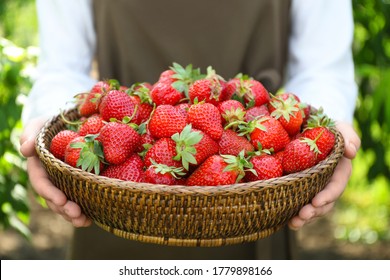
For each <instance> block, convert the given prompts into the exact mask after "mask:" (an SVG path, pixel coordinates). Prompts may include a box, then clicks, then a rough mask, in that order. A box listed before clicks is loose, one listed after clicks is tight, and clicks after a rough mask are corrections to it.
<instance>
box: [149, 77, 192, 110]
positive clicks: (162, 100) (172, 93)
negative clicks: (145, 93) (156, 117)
mask: <svg viewBox="0 0 390 280" xmlns="http://www.w3.org/2000/svg"><path fill="white" fill-rule="evenodd" d="M150 96H151V97H152V100H153V102H154V103H156V104H157V106H158V105H176V104H177V103H179V101H180V100H181V99H183V98H184V97H185V96H184V94H183V93H182V92H180V91H178V90H177V89H175V88H174V87H173V86H172V84H171V83H169V82H167V81H166V80H164V81H163V82H157V83H156V84H155V85H154V86H153V88H152V90H151V92H150Z"/></svg>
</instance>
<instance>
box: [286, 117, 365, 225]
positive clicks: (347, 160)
mask: <svg viewBox="0 0 390 280" xmlns="http://www.w3.org/2000/svg"><path fill="white" fill-rule="evenodd" d="M336 127H337V129H338V130H339V131H340V132H341V134H342V135H343V137H344V141H345V152H344V156H343V157H342V158H341V160H340V162H339V163H338V165H337V167H336V169H335V172H334V174H333V176H332V177H331V179H330V181H329V183H328V185H326V186H325V188H324V189H323V190H322V191H321V192H319V193H318V194H317V195H316V196H315V197H314V198H313V199H312V201H311V203H310V204H307V205H305V206H304V207H303V208H302V209H301V210H300V211H299V213H298V215H297V216H295V217H293V218H292V219H291V220H290V221H289V227H290V228H291V229H293V230H298V229H300V228H301V227H302V226H303V225H305V224H306V223H310V222H312V221H313V220H314V219H316V218H318V217H321V216H324V215H325V214H327V213H328V212H329V211H330V210H332V208H333V206H334V204H335V202H336V200H337V199H338V198H339V197H340V196H341V194H342V193H343V192H344V189H345V187H346V186H347V183H348V180H349V177H350V176H351V172H352V162H351V161H352V159H354V158H355V156H356V153H357V151H358V149H359V148H360V138H359V136H358V135H357V134H356V132H355V130H354V129H353V127H352V125H350V124H348V123H344V122H339V123H337V125H336Z"/></svg>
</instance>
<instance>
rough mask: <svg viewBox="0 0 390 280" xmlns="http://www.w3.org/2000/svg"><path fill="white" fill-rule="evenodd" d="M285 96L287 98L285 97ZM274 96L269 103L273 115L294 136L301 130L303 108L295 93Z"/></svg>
mask: <svg viewBox="0 0 390 280" xmlns="http://www.w3.org/2000/svg"><path fill="white" fill-rule="evenodd" d="M283 96H284V98H285V99H283ZM283 96H282V97H273V98H272V99H271V101H270V103H269V110H270V112H271V116H272V117H274V118H275V119H277V120H279V121H280V123H281V124H282V126H283V127H284V129H285V130H286V131H287V133H288V134H289V135H290V136H294V135H296V134H298V133H299V131H300V130H301V126H302V122H303V117H302V110H301V109H300V107H299V103H298V101H297V100H296V99H295V98H294V95H291V94H290V95H283Z"/></svg>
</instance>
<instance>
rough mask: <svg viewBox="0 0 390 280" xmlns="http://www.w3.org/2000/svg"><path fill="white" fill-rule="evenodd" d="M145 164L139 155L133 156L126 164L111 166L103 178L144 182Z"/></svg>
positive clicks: (105, 171) (104, 171) (104, 172)
mask: <svg viewBox="0 0 390 280" xmlns="http://www.w3.org/2000/svg"><path fill="white" fill-rule="evenodd" d="M143 167H144V162H143V161H142V159H141V157H140V156H139V155H137V154H132V155H131V156H130V157H129V158H128V159H126V161H125V162H123V163H121V164H117V165H114V164H112V165H109V166H108V167H107V168H106V169H105V170H103V172H102V173H101V175H102V176H106V177H109V178H116V179H120V180H124V181H132V182H142V181H143V178H144V171H143Z"/></svg>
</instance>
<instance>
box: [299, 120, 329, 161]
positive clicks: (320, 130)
mask: <svg viewBox="0 0 390 280" xmlns="http://www.w3.org/2000/svg"><path fill="white" fill-rule="evenodd" d="M302 137H306V138H309V139H312V140H316V144H317V147H318V150H319V153H318V155H317V161H316V163H318V162H320V161H321V160H324V159H325V158H326V157H327V156H328V155H329V153H330V152H331V151H332V149H333V147H334V145H335V143H336V137H335V136H334V134H333V132H331V131H330V130H329V129H328V128H326V127H313V128H307V129H306V130H305V131H304V132H303V133H302Z"/></svg>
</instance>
